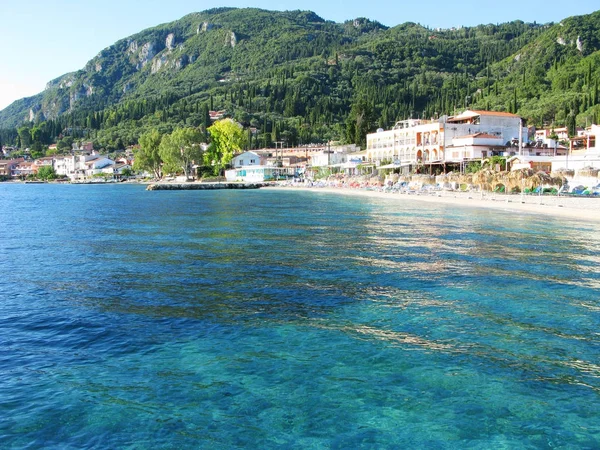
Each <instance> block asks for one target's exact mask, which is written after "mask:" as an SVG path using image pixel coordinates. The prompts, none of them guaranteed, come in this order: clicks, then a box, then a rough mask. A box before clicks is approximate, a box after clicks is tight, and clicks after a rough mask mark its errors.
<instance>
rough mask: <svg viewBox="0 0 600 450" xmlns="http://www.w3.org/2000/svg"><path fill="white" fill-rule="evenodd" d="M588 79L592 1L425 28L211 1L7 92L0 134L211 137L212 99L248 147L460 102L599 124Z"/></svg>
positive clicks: (592, 65)
mask: <svg viewBox="0 0 600 450" xmlns="http://www.w3.org/2000/svg"><path fill="white" fill-rule="evenodd" d="M599 79H600V11H599V12H596V13H593V14H590V15H587V16H579V17H572V18H568V19H565V20H564V21H562V22H561V23H560V24H545V25H538V24H535V23H533V24H527V23H523V22H519V21H515V22H510V23H505V24H497V25H491V24H490V25H480V26H477V27H470V28H460V29H456V30H454V29H453V30H431V29H428V28H424V27H422V26H420V25H417V24H413V23H406V24H403V25H399V26H396V27H393V28H389V29H388V28H386V27H384V26H383V25H381V24H379V23H377V22H373V21H369V20H368V19H357V20H354V21H348V22H346V23H344V24H336V23H333V22H329V21H325V20H323V19H321V18H320V17H318V16H316V15H315V14H314V13H311V12H307V11H291V12H269V11H264V10H258V9H234V8H218V9H213V10H208V11H205V12H203V13H195V14H190V15H188V16H186V17H184V18H182V19H180V20H178V21H176V22H172V23H168V24H164V25H160V26H158V27H155V28H151V29H148V30H144V31H142V32H141V33H138V34H136V35H134V36H131V37H129V38H127V39H123V40H121V41H119V42H117V43H115V44H114V45H113V46H111V47H109V48H107V49H105V50H103V51H101V52H100V53H99V54H98V56H96V57H95V58H94V59H92V60H91V61H90V62H89V63H88V64H87V65H86V67H85V68H84V69H82V70H80V71H78V72H75V73H72V74H67V75H65V76H63V77H61V78H59V79H57V80H54V81H52V82H50V83H49V86H48V88H47V89H46V90H45V91H44V92H43V93H41V94H38V95H37V96H35V97H32V98H29V99H23V100H19V101H17V102H15V103H14V104H13V105H11V106H10V107H8V108H7V109H5V110H3V111H1V112H0V128H2V130H0V142H1V143H4V144H9V145H10V144H13V145H18V146H20V147H23V148H24V147H30V148H31V149H32V151H35V152H40V153H42V152H43V150H44V148H45V146H47V145H48V144H50V143H54V142H57V143H58V149H59V151H60V150H61V149H67V148H69V147H70V144H71V143H72V141H73V140H81V139H86V140H87V139H90V140H93V141H94V144H95V147H97V148H104V149H106V150H108V151H112V150H117V149H121V148H123V147H124V146H127V145H131V144H135V143H137V142H138V140H139V138H140V135H141V134H143V133H146V132H149V131H150V130H157V131H158V132H159V133H160V134H161V135H162V134H169V133H172V132H173V130H175V129H178V128H186V127H187V128H190V127H193V128H199V129H200V131H201V133H204V136H205V137H206V138H208V133H207V129H208V127H209V126H210V124H211V120H210V118H209V111H215V110H224V111H226V112H227V114H228V115H229V116H230V117H232V118H234V119H235V120H236V121H238V122H240V123H241V124H242V125H244V127H246V129H247V138H246V139H245V140H244V141H245V147H246V148H259V147H269V146H272V143H273V142H275V141H285V142H286V144H287V145H290V146H296V145H301V144H308V143H312V142H324V141H328V140H341V141H346V142H354V143H357V144H362V145H364V142H365V136H366V134H367V133H368V132H372V131H374V130H375V129H376V128H378V127H384V128H387V127H390V126H391V125H393V123H394V122H395V121H397V120H399V119H404V118H408V117H426V118H430V117H437V116H440V115H442V114H453V113H455V112H459V111H461V110H463V109H465V108H479V109H492V110H500V111H511V112H517V113H519V114H521V115H522V116H523V117H525V118H526V119H527V120H528V121H529V123H530V124H535V125H537V126H542V125H545V126H560V125H568V126H570V127H571V129H574V128H575V126H576V125H585V124H586V123H587V124H589V123H591V122H596V123H600V96H599V92H598V82H599ZM30 115H32V116H33V118H34V120H32V121H29V118H30ZM24 119H27V120H26V121H25V122H24Z"/></svg>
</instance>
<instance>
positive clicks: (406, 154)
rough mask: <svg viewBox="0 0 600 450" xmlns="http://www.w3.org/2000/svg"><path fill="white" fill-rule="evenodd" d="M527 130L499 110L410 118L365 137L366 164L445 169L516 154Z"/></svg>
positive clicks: (512, 117) (514, 116)
mask: <svg viewBox="0 0 600 450" xmlns="http://www.w3.org/2000/svg"><path fill="white" fill-rule="evenodd" d="M526 138H527V128H526V127H523V125H522V120H521V118H520V117H519V116H517V115H515V114H510V113H504V112H493V111H476V110H472V111H471V110H469V111H465V112H463V113H461V114H459V115H457V116H452V117H448V116H444V117H442V118H440V119H438V120H421V119H409V120H402V121H399V122H397V123H396V125H395V126H394V127H393V128H392V129H391V130H387V131H385V130H383V129H379V130H378V131H377V132H376V133H371V134H368V135H367V149H366V150H367V161H368V162H373V163H375V165H379V166H381V165H389V164H390V163H391V164H394V165H395V166H397V167H399V168H402V170H403V171H406V172H408V171H410V170H412V169H414V168H415V167H419V166H426V167H427V169H424V170H429V171H432V170H433V169H435V170H437V171H444V172H445V171H446V168H447V166H450V168H451V169H455V168H459V167H461V166H464V164H465V163H467V162H469V161H475V160H481V159H482V158H486V157H489V156H495V155H505V156H511V155H514V154H517V153H518V144H519V142H520V141H521V142H522V141H523V140H526Z"/></svg>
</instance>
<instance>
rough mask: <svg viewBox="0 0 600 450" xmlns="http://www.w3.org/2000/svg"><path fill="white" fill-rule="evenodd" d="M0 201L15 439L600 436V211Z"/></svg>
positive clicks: (10, 421) (394, 442)
mask: <svg viewBox="0 0 600 450" xmlns="http://www.w3.org/2000/svg"><path fill="white" fill-rule="evenodd" d="M0 208H1V211H2V213H1V215H0V230H2V234H1V235H0V273H2V276H1V277H0V447H2V448H40V447H46V448H48V447H50V448H59V447H60V448H136V449H137V448H211V449H212V448H236V447H251V448H252V447H253V448H340V449H347V448H441V449H444V448H598V447H599V446H600V419H599V415H598V411H600V345H599V344H600V334H599V333H600V331H599V330H600V327H599V325H600V295H599V294H600V290H599V286H600V256H599V255H600V237H598V234H597V232H596V228H597V226H595V225H594V224H577V223H573V222H568V221H565V220H561V219H553V218H548V217H541V218H536V217H534V216H521V217H519V216H516V215H507V214H504V213H499V212H495V211H477V210H470V209H460V208H455V207H444V206H433V205H419V204H415V203H407V204H406V205H403V204H388V203H387V202H385V201H381V200H376V199H363V198H346V197H344V196H332V195H327V194H324V193H303V192H294V191H290V192H274V191H268V190H260V191H226V192H199V191H196V192H193V191H189V192H145V191H144V190H143V187H139V186H53V185H27V186H25V185H8V184H0ZM436 208H437V209H436Z"/></svg>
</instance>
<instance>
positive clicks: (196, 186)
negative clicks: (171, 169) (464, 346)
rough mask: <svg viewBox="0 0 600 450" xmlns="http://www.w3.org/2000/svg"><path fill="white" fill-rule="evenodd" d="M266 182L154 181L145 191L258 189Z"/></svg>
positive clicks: (265, 184)
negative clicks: (179, 182)
mask: <svg viewBox="0 0 600 450" xmlns="http://www.w3.org/2000/svg"><path fill="white" fill-rule="evenodd" d="M265 186H268V184H267V183H181V184H177V183H155V184H149V185H148V187H147V188H146V190H147V191H204V190H206V191H210V190H215V189H259V188H261V187H265Z"/></svg>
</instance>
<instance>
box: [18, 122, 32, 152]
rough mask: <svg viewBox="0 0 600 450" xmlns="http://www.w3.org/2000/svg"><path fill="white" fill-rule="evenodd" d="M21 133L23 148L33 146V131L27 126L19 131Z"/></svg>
mask: <svg viewBox="0 0 600 450" xmlns="http://www.w3.org/2000/svg"><path fill="white" fill-rule="evenodd" d="M17 133H19V140H20V141H21V148H22V149H25V148H28V147H29V146H30V145H31V131H30V128H29V127H27V126H23V127H21V128H19V129H18V130H17Z"/></svg>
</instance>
